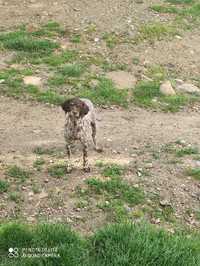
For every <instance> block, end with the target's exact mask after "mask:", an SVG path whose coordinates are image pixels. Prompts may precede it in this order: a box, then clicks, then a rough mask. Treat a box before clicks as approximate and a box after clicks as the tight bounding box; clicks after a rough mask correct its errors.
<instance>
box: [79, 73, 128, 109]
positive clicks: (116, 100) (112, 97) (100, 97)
mask: <svg viewBox="0 0 200 266" xmlns="http://www.w3.org/2000/svg"><path fill="white" fill-rule="evenodd" d="M79 96H81V97H86V98H89V99H91V100H92V101H93V102H94V103H96V104H101V105H112V104H116V105H120V106H124V107H126V106H127V105H128V101H127V98H128V92H127V90H119V89H117V88H115V86H114V85H113V83H112V81H110V80H108V79H106V78H100V79H99V84H98V85H97V86H96V87H95V88H84V89H82V90H81V91H80V92H79Z"/></svg>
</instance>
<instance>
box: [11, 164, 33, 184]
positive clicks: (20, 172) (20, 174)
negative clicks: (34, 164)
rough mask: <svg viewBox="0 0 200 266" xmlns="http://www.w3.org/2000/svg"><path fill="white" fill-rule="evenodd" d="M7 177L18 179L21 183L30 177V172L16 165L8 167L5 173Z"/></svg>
mask: <svg viewBox="0 0 200 266" xmlns="http://www.w3.org/2000/svg"><path fill="white" fill-rule="evenodd" d="M6 174H7V176H9V177H13V178H15V179H18V180H20V181H22V182H24V181H25V180H27V179H28V178H29V177H30V172H28V171H27V170H24V169H22V168H20V167H18V166H16V165H13V166H10V167H9V168H8V170H7V172H6Z"/></svg>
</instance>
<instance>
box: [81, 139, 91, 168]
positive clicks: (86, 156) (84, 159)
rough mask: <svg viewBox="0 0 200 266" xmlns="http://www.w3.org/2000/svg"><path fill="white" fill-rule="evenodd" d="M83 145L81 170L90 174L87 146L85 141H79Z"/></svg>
mask: <svg viewBox="0 0 200 266" xmlns="http://www.w3.org/2000/svg"><path fill="white" fill-rule="evenodd" d="M81 143H82V145H83V170H84V171H85V172H90V167H89V163H88V144H87V141H81Z"/></svg>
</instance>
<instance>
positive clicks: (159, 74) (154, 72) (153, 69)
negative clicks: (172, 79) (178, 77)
mask: <svg viewBox="0 0 200 266" xmlns="http://www.w3.org/2000/svg"><path fill="white" fill-rule="evenodd" d="M145 74H146V75H147V76H148V77H149V78H151V79H153V80H154V81H155V82H158V81H163V80H166V79H168V78H169V73H168V71H167V69H166V68H164V67H163V66H161V65H152V66H150V67H148V69H147V71H146V72H145Z"/></svg>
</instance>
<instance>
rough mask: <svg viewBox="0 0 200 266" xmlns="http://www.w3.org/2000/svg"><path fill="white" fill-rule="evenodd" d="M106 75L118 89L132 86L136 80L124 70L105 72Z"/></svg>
mask: <svg viewBox="0 0 200 266" xmlns="http://www.w3.org/2000/svg"><path fill="white" fill-rule="evenodd" d="M106 77H107V78H108V79H110V80H112V81H113V83H114V85H115V86H116V87H117V88H118V89H130V88H134V86H135V84H136V81H137V80H136V78H135V77H134V76H133V75H132V74H130V73H128V72H125V71H112V72H109V73H107V74H106Z"/></svg>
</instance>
